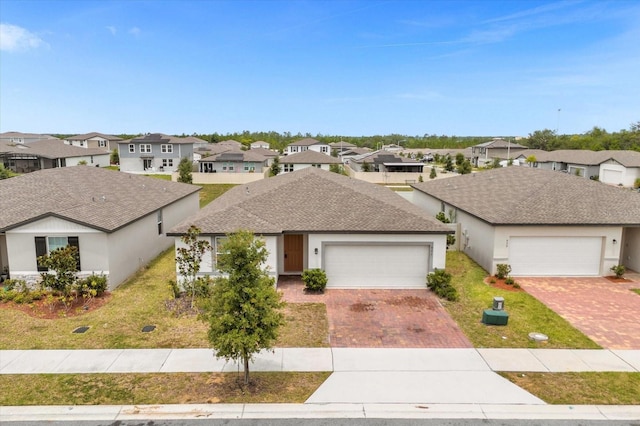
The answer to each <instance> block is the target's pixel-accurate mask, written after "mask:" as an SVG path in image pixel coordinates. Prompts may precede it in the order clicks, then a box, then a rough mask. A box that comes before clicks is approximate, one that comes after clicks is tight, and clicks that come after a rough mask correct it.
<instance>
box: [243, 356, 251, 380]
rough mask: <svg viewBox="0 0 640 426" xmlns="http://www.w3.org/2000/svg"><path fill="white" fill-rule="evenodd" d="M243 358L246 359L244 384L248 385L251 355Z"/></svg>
mask: <svg viewBox="0 0 640 426" xmlns="http://www.w3.org/2000/svg"><path fill="white" fill-rule="evenodd" d="M242 360H243V361H244V384H245V385H248V384H249V357H248V356H244V357H242Z"/></svg>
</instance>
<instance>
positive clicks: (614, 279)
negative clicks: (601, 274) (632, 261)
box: [605, 275, 632, 283]
mask: <svg viewBox="0 0 640 426" xmlns="http://www.w3.org/2000/svg"><path fill="white" fill-rule="evenodd" d="M605 278H606V279H608V280H609V281H611V282H614V283H630V282H632V280H629V279H627V278H624V277H620V278H618V277H616V276H615V275H609V276H607V277H605Z"/></svg>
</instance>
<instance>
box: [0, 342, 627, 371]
mask: <svg viewBox="0 0 640 426" xmlns="http://www.w3.org/2000/svg"><path fill="white" fill-rule="evenodd" d="M237 370H238V365H237V364H236V363H233V362H229V363H228V362H225V361H224V360H222V359H217V358H215V357H214V352H213V350H212V349H81V350H70V349H69V350H67V349H56V350H2V351H0V374H45V373H47V374H69V373H178V372H232V371H237ZM251 371H333V372H376V371H408V372H419V371H421V372H434V371H439V372H442V371H485V372H491V371H523V372H526V371H530V372H569V371H576V372H585V371H623V372H624V371H626V372H640V350H606V349H604V350H600V349H596V350H587V349H467V348H460V349H413V348H411V349H391V348H383V349H379V348H375V349H374V348H276V349H275V350H273V351H263V352H261V353H259V354H258V355H257V356H256V357H255V360H254V361H253V363H252V364H251Z"/></svg>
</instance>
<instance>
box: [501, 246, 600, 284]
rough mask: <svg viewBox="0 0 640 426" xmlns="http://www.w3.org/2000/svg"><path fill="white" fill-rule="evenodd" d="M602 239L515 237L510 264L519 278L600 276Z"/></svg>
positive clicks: (510, 247)
mask: <svg viewBox="0 0 640 426" xmlns="http://www.w3.org/2000/svg"><path fill="white" fill-rule="evenodd" d="M601 259H602V238H601V237H512V238H510V239H509V264H510V265H511V269H512V272H511V273H512V274H513V275H516V276H527V275H529V276H597V275H600V263H601Z"/></svg>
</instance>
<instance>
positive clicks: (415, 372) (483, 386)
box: [0, 348, 640, 421]
mask: <svg viewBox="0 0 640 426" xmlns="http://www.w3.org/2000/svg"><path fill="white" fill-rule="evenodd" d="M251 369H252V371H332V372H333V373H332V374H331V376H330V377H329V378H328V379H327V380H326V381H325V382H324V383H323V384H322V385H321V386H320V387H319V388H318V389H317V390H316V392H315V393H314V394H313V395H311V397H310V398H309V399H308V400H307V401H306V403H305V404H211V405H208V404H205V405H185V406H172V405H166V406H156V405H154V406H147V407H138V406H136V407H133V406H117V407H111V406H109V407H107V406H96V407H89V406H80V407H0V419H2V420H3V421H5V420H6V421H9V420H34V419H39V420H41V419H47V420H56V419H61V418H64V419H70V417H69V416H71V415H73V416H75V417H73V419H74V420H75V419H77V420H79V419H93V420H96V419H104V420H130V419H135V418H137V419H142V418H155V419H161V418H191V417H193V418H196V417H197V416H206V417H211V418H285V417H294V418H295V417H381V418H388V417H408V418H416V417H417V418H433V417H441V418H446V417H449V418H495V419H498V418H537V419H544V418H554V419H562V418H580V419H609V420H610V419H624V420H626V419H640V407H638V406H635V407H624V406H622V407H599V406H581V407H568V406H553V405H547V404H545V403H544V401H542V400H540V399H538V398H537V397H535V396H534V395H532V394H530V393H528V392H526V391H525V390H523V389H522V388H519V387H518V386H516V385H514V384H513V383H511V382H509V381H508V380H506V379H504V378H502V377H501V376H500V375H498V374H496V373H495V372H497V371H522V372H529V371H536V372H566V371H626V372H640V350H568V349H567V350H553V349H466V348H460V349H364V348H361V349H350V348H278V349H275V350H274V351H273V352H262V353H260V354H259V355H258V356H256V359H255V361H254V362H253V364H252V366H251ZM237 370H238V366H237V365H236V364H235V363H226V362H225V361H224V360H218V359H216V358H215V357H214V356H213V351H212V350H211V349H133V350H131V349H126V350H121V349H109V350H36V351H30V350H5V351H0V374H44V373H48V374H63V373H65V374H66V373H134V372H145V373H150V372H159V373H176V372H233V371H237ZM149 416H150V417H149Z"/></svg>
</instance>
